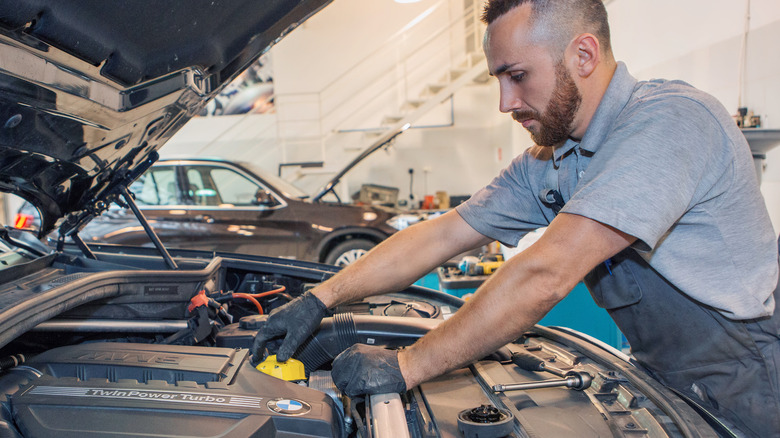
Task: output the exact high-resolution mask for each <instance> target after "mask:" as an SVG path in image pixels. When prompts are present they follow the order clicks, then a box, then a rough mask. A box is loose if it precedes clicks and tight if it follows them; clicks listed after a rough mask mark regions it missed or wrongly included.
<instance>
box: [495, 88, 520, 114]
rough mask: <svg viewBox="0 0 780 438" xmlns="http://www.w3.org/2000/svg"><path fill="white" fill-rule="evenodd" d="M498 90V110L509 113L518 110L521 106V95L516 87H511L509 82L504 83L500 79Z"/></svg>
mask: <svg viewBox="0 0 780 438" xmlns="http://www.w3.org/2000/svg"><path fill="white" fill-rule="evenodd" d="M499 90H500V91H499V94H500V100H499V103H498V110H499V111H501V112H502V113H511V112H512V111H517V110H520V109H521V108H522V107H523V100H522V96H521V95H520V92H519V91H518V90H517V87H512V86H511V85H510V84H506V83H504V81H500V82H499Z"/></svg>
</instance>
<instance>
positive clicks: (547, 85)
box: [485, 5, 582, 146]
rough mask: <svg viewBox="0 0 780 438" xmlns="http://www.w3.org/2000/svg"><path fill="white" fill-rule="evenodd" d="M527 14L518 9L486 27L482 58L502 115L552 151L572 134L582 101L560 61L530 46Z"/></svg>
mask: <svg viewBox="0 0 780 438" xmlns="http://www.w3.org/2000/svg"><path fill="white" fill-rule="evenodd" d="M530 11H531V8H530V6H529V5H524V6H519V7H517V8H515V9H513V10H511V11H509V12H508V13H506V14H504V15H503V16H501V17H499V18H498V19H497V20H495V21H494V22H493V23H491V24H490V26H488V31H487V36H486V40H485V54H486V56H487V61H488V68H489V69H490V73H491V75H493V76H495V77H496V78H498V83H499V86H500V88H501V102H500V104H499V109H500V110H501V112H504V113H508V112H511V113H512V118H514V119H515V120H516V121H518V122H519V123H520V124H522V125H523V127H525V128H526V129H527V130H528V131H529V132H530V133H531V138H532V139H533V140H534V142H535V143H536V144H538V145H540V146H554V145H557V144H560V143H563V142H564V141H566V139H567V138H568V137H569V135H570V133H571V132H572V130H573V126H572V125H573V123H574V119H575V117H576V115H577V109H578V108H579V104H580V102H581V101H582V96H581V95H580V93H579V90H578V89H577V85H576V84H575V83H574V81H573V80H572V77H571V75H570V74H569V72H568V70H567V69H566V66H565V65H564V64H563V62H562V61H559V62H555V60H554V58H553V56H552V54H551V53H550V51H549V49H548V48H547V47H546V46H544V45H541V44H538V43H533V42H532V41H531V38H530V37H529V26H528V24H527V23H528V16H529V14H530Z"/></svg>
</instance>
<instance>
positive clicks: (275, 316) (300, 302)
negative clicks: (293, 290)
mask: <svg viewBox="0 0 780 438" xmlns="http://www.w3.org/2000/svg"><path fill="white" fill-rule="evenodd" d="M327 314H328V308H327V307H325V304H323V303H322V301H320V300H319V298H317V297H316V296H314V294H312V293H311V292H306V293H305V294H303V295H301V296H300V297H298V298H296V299H294V300H292V301H290V302H289V303H287V304H285V305H284V306H282V307H279V308H276V309H274V310H273V311H272V312H271V313H270V314H269V315H268V320H267V321H266V323H265V325H264V326H263V327H262V328H261V329H260V330H259V331H258V332H257V336H255V342H254V344H253V345H252V362H254V363H258V362H260V361H262V360H263V351H264V350H265V344H266V342H268V341H269V340H271V339H273V338H277V337H279V336H282V335H285V336H284V341H282V346H281V347H279V351H277V353H276V360H277V361H279V362H286V361H287V359H289V358H290V356H292V355H293V353H295V350H296V349H298V347H299V346H300V345H301V344H302V343H303V342H304V341H305V340H306V338H308V337H309V335H311V334H312V333H313V332H314V330H316V329H317V328H318V327H319V326H320V321H321V320H322V318H324V317H325V316H326V315H327Z"/></svg>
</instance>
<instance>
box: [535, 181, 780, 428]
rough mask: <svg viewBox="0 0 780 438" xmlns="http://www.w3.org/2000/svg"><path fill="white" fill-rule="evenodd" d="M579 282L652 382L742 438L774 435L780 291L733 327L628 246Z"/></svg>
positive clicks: (779, 417) (778, 406)
mask: <svg viewBox="0 0 780 438" xmlns="http://www.w3.org/2000/svg"><path fill="white" fill-rule="evenodd" d="M555 195H556V196H555V202H554V203H552V204H553V205H550V204H549V203H546V202H545V203H546V204H547V205H548V206H550V207H551V208H552V209H553V210H554V211H555V213H556V214H557V213H558V212H559V211H560V209H561V208H562V206H563V202H564V201H563V198H562V197H561V195H560V193H555ZM543 201H544V200H543ZM584 282H585V285H586V286H587V287H588V290H590V293H591V295H592V296H593V299H594V300H595V301H596V304H598V305H599V306H600V307H603V308H605V309H606V310H607V311H608V312H609V315H610V316H611V317H612V319H613V320H614V321H615V323H616V324H617V326H618V328H620V330H621V332H623V334H624V335H625V336H626V339H627V340H628V342H629V344H630V345H631V353H632V355H633V356H634V358H635V359H636V360H637V362H639V363H640V364H641V365H642V366H644V367H645V368H646V369H647V371H648V372H649V373H650V374H652V375H653V376H654V377H655V378H656V379H658V380H659V381H660V382H662V383H663V384H665V385H667V386H669V387H671V388H673V389H675V390H677V391H678V392H680V393H682V394H684V395H685V396H687V397H689V398H690V399H692V400H695V401H696V402H698V403H699V404H701V405H702V406H704V407H705V408H707V409H708V410H709V411H711V412H714V413H716V415H718V414H719V415H720V416H721V417H722V418H725V419H726V420H727V421H728V422H731V423H732V424H733V425H734V426H736V427H737V428H738V429H739V431H741V432H743V433H744V434H745V436H749V437H760V438H768V437H780V285H778V287H777V288H776V289H775V291H774V297H775V302H776V303H777V307H776V308H775V312H774V314H773V316H771V317H765V318H759V319H754V320H745V321H736V320H730V319H728V318H726V317H724V316H723V315H722V314H720V313H719V312H718V311H717V310H715V309H713V308H711V307H709V306H707V305H705V304H702V303H700V302H697V301H695V300H693V299H691V298H690V297H689V296H687V295H685V294H684V293H683V292H682V291H680V290H679V289H677V288H676V287H675V286H674V285H672V284H671V283H669V282H668V281H666V279H664V278H663V277H662V276H661V275H660V274H658V273H657V272H656V271H655V270H653V268H652V267H650V265H648V263H647V262H646V261H645V260H644V259H643V258H642V257H640V256H639V254H637V252H636V251H635V250H634V249H632V248H626V249H625V250H623V251H622V252H620V253H619V254H617V255H616V256H614V257H612V258H611V259H610V260H609V261H608V262H605V263H602V264H600V265H599V266H597V267H596V268H595V269H594V270H593V271H591V272H590V273H589V274H588V275H587V276H585V279H584ZM735 293H738V291H735Z"/></svg>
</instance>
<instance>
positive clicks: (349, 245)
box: [325, 239, 376, 266]
mask: <svg viewBox="0 0 780 438" xmlns="http://www.w3.org/2000/svg"><path fill="white" fill-rule="evenodd" d="M375 245H376V244H375V243H374V242H372V241H370V240H366V239H349V240H345V241H343V242H341V243H339V244H338V245H336V246H335V247H334V248H333V249H332V250H330V252H329V253H328V256H327V257H325V263H327V264H329V265H336V266H347V265H348V264H350V263H353V262H354V261H355V260H357V259H359V258H360V257H363V255H365V254H366V253H367V252H368V250H370V249H371V248H373V247H374V246H375Z"/></svg>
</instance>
